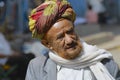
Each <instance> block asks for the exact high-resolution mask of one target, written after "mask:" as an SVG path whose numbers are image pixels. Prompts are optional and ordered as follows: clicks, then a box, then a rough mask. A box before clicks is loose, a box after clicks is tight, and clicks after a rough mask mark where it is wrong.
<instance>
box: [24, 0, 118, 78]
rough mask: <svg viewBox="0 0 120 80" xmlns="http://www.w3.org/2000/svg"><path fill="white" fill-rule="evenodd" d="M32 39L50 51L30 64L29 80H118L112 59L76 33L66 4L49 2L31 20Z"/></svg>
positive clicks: (50, 0) (70, 12)
mask: <svg viewBox="0 0 120 80" xmlns="http://www.w3.org/2000/svg"><path fill="white" fill-rule="evenodd" d="M29 18H30V21H29V26H30V30H31V31H32V36H33V37H34V38H38V39H40V40H41V42H42V44H44V45H45V46H46V47H48V48H49V49H50V51H49V54H48V55H49V57H45V56H42V55H41V56H39V57H37V58H35V59H33V60H31V61H30V63H29V66H28V70H27V74H26V80H116V79H117V77H118V76H119V74H118V66H117V65H116V63H115V62H114V61H113V59H112V55H111V54H110V53H109V52H108V51H106V50H104V49H98V48H97V47H96V46H92V45H88V44H87V43H85V42H84V41H83V40H79V37H78V36H77V35H76V34H75V32H74V24H73V23H74V20H75V13H74V11H73V9H72V7H71V6H70V4H69V3H68V2H67V1H66V0H46V1H45V2H44V3H43V4H41V5H40V6H38V7H37V8H35V9H34V10H33V11H32V14H31V15H30V16H29Z"/></svg>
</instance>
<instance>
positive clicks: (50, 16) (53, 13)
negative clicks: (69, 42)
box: [29, 0, 75, 39]
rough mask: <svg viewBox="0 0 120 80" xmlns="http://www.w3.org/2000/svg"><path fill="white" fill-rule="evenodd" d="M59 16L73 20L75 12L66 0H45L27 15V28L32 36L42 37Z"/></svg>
mask: <svg viewBox="0 0 120 80" xmlns="http://www.w3.org/2000/svg"><path fill="white" fill-rule="evenodd" d="M60 18H67V19H69V20H71V21H73V22H74V20H75V13H74V11H73V9H72V7H71V6H70V4H69V2H67V0H46V1H45V2H44V3H43V4H41V5H40V6H38V7H37V8H35V9H33V10H32V12H31V15H30V16H29V29H30V31H31V32H32V36H33V37H34V38H38V39H42V38H43V36H44V34H45V33H46V32H47V31H48V30H49V29H50V27H51V26H52V24H53V23H55V22H56V21H57V20H58V19H60Z"/></svg>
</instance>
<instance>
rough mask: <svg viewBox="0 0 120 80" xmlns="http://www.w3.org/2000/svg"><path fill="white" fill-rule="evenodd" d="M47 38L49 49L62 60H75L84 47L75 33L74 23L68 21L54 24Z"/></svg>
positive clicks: (64, 20)
mask: <svg viewBox="0 0 120 80" xmlns="http://www.w3.org/2000/svg"><path fill="white" fill-rule="evenodd" d="M46 36H47V41H48V46H49V48H50V49H52V50H53V51H55V52H56V53H57V54H58V55H59V56H61V57H62V58H65V59H74V58H76V57H77V56H78V55H79V54H80V52H81V49H82V46H81V44H80V40H79V39H78V37H77V35H76V34H75V32H74V28H73V23H72V22H71V21H69V20H67V19H63V20H60V21H58V22H56V23H55V24H53V26H52V27H51V29H50V30H49V31H48V32H47V34H46Z"/></svg>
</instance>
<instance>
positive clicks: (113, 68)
mask: <svg viewBox="0 0 120 80" xmlns="http://www.w3.org/2000/svg"><path fill="white" fill-rule="evenodd" d="M101 62H102V63H103V64H104V66H105V67H106V68H107V70H108V71H109V72H110V74H111V75H112V76H113V77H115V78H116V77H117V76H118V75H119V67H118V65H117V63H116V62H115V61H114V60H113V59H108V58H105V59H103V60H102V61H101Z"/></svg>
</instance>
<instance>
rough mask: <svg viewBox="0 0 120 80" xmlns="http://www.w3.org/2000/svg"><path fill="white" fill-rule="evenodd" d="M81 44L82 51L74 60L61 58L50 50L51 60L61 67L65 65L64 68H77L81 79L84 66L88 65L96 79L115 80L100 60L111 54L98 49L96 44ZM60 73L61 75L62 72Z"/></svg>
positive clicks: (109, 56) (110, 56)
mask: <svg viewBox="0 0 120 80" xmlns="http://www.w3.org/2000/svg"><path fill="white" fill-rule="evenodd" d="M82 44H83V52H82V53H81V55H80V56H79V57H78V58H76V59H74V60H67V59H64V58H61V57H60V56H58V55H57V54H55V53H53V52H50V53H49V56H50V58H51V59H52V60H53V61H55V62H56V64H58V65H60V66H62V67H63V68H64V67H65V68H70V69H75V70H76V69H77V70H78V71H79V72H78V71H76V72H78V74H79V75H81V76H80V78H81V80H82V79H83V77H84V75H85V74H86V73H84V71H85V68H86V67H89V70H90V71H92V72H93V74H94V76H95V77H96V79H97V80H115V79H114V78H113V77H112V76H111V75H110V73H109V72H108V71H107V69H106V68H105V66H104V65H103V64H102V63H101V62H100V61H101V60H102V59H104V58H112V55H111V54H110V53H109V52H107V51H105V50H103V49H98V48H97V47H96V46H94V47H93V46H90V45H87V44H86V43H85V42H83V43H82ZM81 69H82V70H81ZM68 71H69V70H68ZM64 73H66V71H64ZM60 74H61V75H62V74H63V72H62V73H60ZM64 76H65V75H64ZM90 76H91V74H90V75H89V77H90ZM58 77H59V76H58ZM73 77H74V76H73ZM73 77H71V78H73ZM92 77H93V76H92ZM99 77H101V78H99ZM66 78H67V77H66ZM58 80H66V79H61V78H59V79H58ZM70 80H73V79H70ZM76 80H79V78H77V79H76ZM85 80H86V79H85ZM90 80H93V79H92V78H91V79H90Z"/></svg>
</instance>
